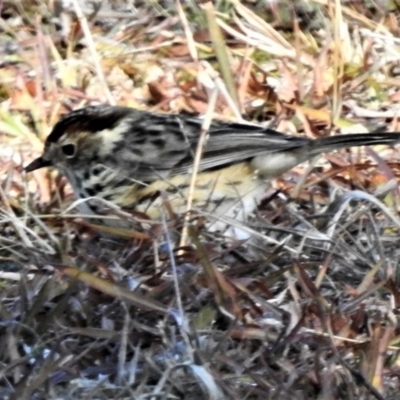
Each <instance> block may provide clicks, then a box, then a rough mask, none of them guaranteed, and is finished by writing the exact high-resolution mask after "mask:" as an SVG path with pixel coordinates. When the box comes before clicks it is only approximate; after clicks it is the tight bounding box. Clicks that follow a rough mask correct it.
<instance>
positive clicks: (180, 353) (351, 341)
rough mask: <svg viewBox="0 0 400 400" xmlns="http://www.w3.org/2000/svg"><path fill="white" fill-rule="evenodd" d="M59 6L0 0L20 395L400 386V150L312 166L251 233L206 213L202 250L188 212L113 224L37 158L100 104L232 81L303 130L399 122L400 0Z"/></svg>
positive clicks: (273, 116) (12, 356)
mask: <svg viewBox="0 0 400 400" xmlns="http://www.w3.org/2000/svg"><path fill="white" fill-rule="evenodd" d="M60 3H61V2H53V1H45V0H37V1H33V0H20V1H18V2H17V1H10V2H9V1H2V2H0V8H1V15H2V18H3V19H1V20H0V24H1V25H0V48H1V54H2V58H1V63H0V138H1V139H0V140H1V146H0V174H1V190H0V268H1V272H0V273H1V279H2V280H1V291H0V297H1V301H0V399H1V400H3V399H4V400H5V399H18V400H21V399H23V400H25V399H74V400H75V399H81V398H85V399H147V398H149V399H161V398H162V399H176V398H182V399H223V398H227V399H293V398H296V399H298V400H300V399H372V398H376V399H396V398H398V393H399V389H400V381H399V374H400V368H399V358H398V354H399V349H400V348H399V345H398V341H399V336H398V334H399V333H400V330H399V321H398V316H397V315H398V307H399V303H398V302H400V292H399V284H400V271H399V265H400V236H399V231H400V219H399V217H398V210H399V202H400V196H399V191H398V188H397V185H398V180H399V157H398V152H395V151H394V150H393V149H387V148H384V147H382V148H380V147H375V148H373V149H366V150H365V151H364V150H360V151H356V150H354V151H351V152H350V151H349V152H341V153H337V154H334V155H332V154H331V155H327V156H326V157H324V158H323V159H321V160H319V162H318V164H316V165H314V168H313V169H312V170H311V169H308V168H307V166H304V165H303V166H300V167H298V168H296V169H295V170H293V171H292V172H291V173H289V174H287V175H285V176H284V177H282V178H281V179H280V180H279V181H278V182H276V183H275V188H276V191H275V192H274V193H266V196H265V200H264V201H263V202H262V204H260V206H259V209H258V211H257V215H255V216H254V217H253V218H252V219H251V220H250V221H249V224H248V225H247V227H246V228H245V227H243V229H248V230H249V231H251V232H252V235H253V240H252V241H250V242H246V243H242V242H238V241H232V240H228V239H224V238H222V237H218V236H216V235H211V234H209V233H207V231H206V230H205V229H203V228H202V219H201V218H198V219H194V220H193V221H192V223H191V224H189V226H188V230H187V239H186V246H185V247H183V248H177V247H176V244H177V243H179V232H181V228H182V225H183V222H184V218H183V216H177V217H176V218H172V219H165V220H164V221H146V220H145V221H144V222H143V223H142V225H141V228H142V229H140V230H138V231H133V230H132V231H118V232H115V231H114V232H112V233H113V234H114V235H113V236H106V237H105V236H104V235H102V236H100V235H99V231H101V230H104V229H105V228H102V227H95V226H90V225H89V224H88V223H87V222H85V221H84V220H83V219H82V218H81V217H80V216H79V215H77V214H76V213H75V209H74V204H73V197H72V195H71V191H70V189H69V187H68V185H66V182H65V180H64V179H63V178H60V177H58V176H56V175H55V174H54V172H53V171H38V172H35V173H34V174H33V176H30V177H26V176H24V174H23V173H22V165H25V164H26V163H27V162H29V161H30V160H32V159H33V157H35V156H37V155H38V154H39V153H40V152H41V149H42V141H43V139H44V138H45V137H46V135H47V134H48V133H49V130H50V129H51V127H52V125H53V124H54V123H55V122H56V121H57V119H58V117H59V116H60V114H62V113H65V112H67V111H68V110H71V109H75V108H78V107H81V106H84V105H87V104H98V103H111V104H123V105H129V106H133V107H137V108H141V109H150V110H158V111H162V112H181V111H186V112H196V113H204V112H205V111H206V110H207V106H208V103H209V98H210V96H212V93H215V91H217V93H218V97H217V100H216V105H215V110H214V112H215V114H216V115H218V116H219V117H220V118H226V119H235V118H236V119H238V118H241V115H242V116H244V117H245V118H246V119H249V120H253V121H258V122H266V121H270V123H271V124H272V126H274V127H275V128H277V129H280V130H283V131H285V132H287V133H290V134H294V135H297V134H299V135H307V136H310V137H316V136H320V135H325V134H329V133H330V132H335V133H338V132H339V131H341V132H356V131H363V132H364V131H369V130H379V129H385V130H386V129H387V130H396V129H398V117H397V115H398V113H399V110H400V108H399V99H400V97H399V93H400V80H399V78H398V73H399V65H400V64H399V61H400V47H399V44H398V39H397V37H398V36H399V23H398V20H399V18H400V6H397V5H396V1H393V2H385V1H381V2H369V1H365V2H355V1H349V2H342V3H341V2H339V1H333V0H332V1H328V0H318V1H310V2H307V3H305V2H304V3H302V2H296V7H293V6H292V4H295V3H294V2H290V1H289V2H270V3H269V2H254V1H247V2H246V1H241V2H239V1H237V0H231V1H219V2H217V4H214V5H212V4H211V3H207V4H205V5H203V6H199V5H196V4H197V2H190V1H187V2H184V1H181V3H180V4H178V2H172V1H167V0H166V1H163V2H150V1H149V2H143V4H138V3H139V2H135V7H136V8H135V7H133V6H132V7H131V8H130V9H129V11H127V10H126V9H127V8H129V7H128V6H127V5H126V4H127V3H128V2H123V1H111V0H110V1H103V3H104V4H103V6H102V7H101V8H100V9H95V8H93V6H91V5H88V3H89V2H80V1H72V2H71V8H69V9H62V8H61V7H60ZM385 7H386V8H385ZM77 16H79V18H77ZM294 16H296V18H294ZM271 121H272V122H271ZM172 212H173V210H169V209H168V200H167V199H166V215H170V214H171V213H172ZM119 216H122V217H123V218H133V219H137V218H138V217H139V216H126V215H125V214H124V212H123V211H121V210H113V211H111V212H110V216H109V218H118V217H119ZM142 217H143V216H142ZM233 222H234V221H233ZM116 236H120V237H121V239H120V240H118V239H116ZM123 237H124V239H123Z"/></svg>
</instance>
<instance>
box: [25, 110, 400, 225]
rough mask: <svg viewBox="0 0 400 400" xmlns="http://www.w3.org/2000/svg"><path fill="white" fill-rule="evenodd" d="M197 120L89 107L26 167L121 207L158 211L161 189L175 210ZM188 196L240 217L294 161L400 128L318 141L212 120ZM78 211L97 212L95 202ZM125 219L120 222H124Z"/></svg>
mask: <svg viewBox="0 0 400 400" xmlns="http://www.w3.org/2000/svg"><path fill="white" fill-rule="evenodd" d="M201 126H202V119H201V118H196V117H191V116H187V115H174V114H156V113H151V112H146V111H139V110H135V109H132V108H127V107H117V106H90V107H86V108H83V109H80V110H76V111H73V112H71V113H69V114H67V115H66V116H64V117H63V118H62V119H61V120H60V121H59V122H58V123H57V124H56V125H55V126H54V128H53V130H52V132H51V133H50V135H49V136H48V137H47V139H46V143H45V147H44V153H43V155H42V156H41V157H39V158H37V159H36V160H34V161H33V162H32V163H30V164H29V165H28V166H27V167H26V168H25V171H26V172H31V171H34V170H37V169H39V168H43V167H49V166H51V167H55V168H57V169H58V170H59V171H60V172H61V173H62V174H63V175H65V176H66V177H67V179H68V181H69V182H70V184H71V185H72V188H73V190H74V193H75V196H76V197H77V198H88V197H93V196H97V197H99V198H102V199H105V200H108V201H111V202H112V203H114V204H116V205H118V206H120V207H122V208H123V209H134V210H137V211H141V212H144V213H147V214H148V215H149V216H150V217H152V218H158V217H160V213H161V209H162V199H161V197H160V196H159V194H160V193H161V191H163V192H165V193H166V194H167V195H168V199H169V202H170V204H171V205H172V208H173V209H174V211H175V212H177V213H181V212H184V211H185V210H186V201H187V196H188V190H189V185H190V180H191V170H192V167H193V155H194V152H195V149H196V146H197V143H198V139H199V135H200V131H201ZM208 133H209V136H208V140H207V141H206V144H205V146H204V149H203V155H202V160H201V162H200V165H199V173H198V175H197V181H196V186H195V191H194V196H193V209H194V210H203V211H206V212H207V213H211V214H213V215H214V216H215V218H216V220H215V221H214V222H213V223H212V224H211V225H210V227H211V228H212V229H213V230H223V231H225V229H226V228H227V225H226V223H221V221H219V222H218V218H221V217H224V216H226V217H230V218H234V219H236V220H239V221H243V220H244V219H245V218H246V215H247V214H248V213H250V212H251V211H253V209H254V208H255V207H256V205H257V202H258V201H259V199H260V197H261V196H262V195H263V193H265V190H266V182H268V180H270V179H272V178H275V177H277V176H280V175H281V174H283V173H284V172H286V171H288V170H289V169H291V168H292V167H294V166H296V165H297V164H300V163H302V162H304V161H307V160H310V159H312V158H313V157H315V156H317V155H319V154H321V153H325V152H330V151H333V150H337V149H341V148H347V147H352V146H365V145H376V144H388V145H391V144H394V143H397V142H400V133H370V134H368V133H367V134H350V135H339V136H330V137H323V138H319V139H316V140H312V139H308V138H302V137H293V136H287V135H284V134H282V133H280V132H277V131H274V130H272V129H268V128H265V127H261V126H257V125H252V124H243V123H230V122H221V121H214V122H213V123H212V124H211V127H210V129H209V132H208ZM80 211H81V212H83V213H85V214H89V215H99V214H101V213H102V208H101V205H99V202H95V201H93V200H89V201H86V202H82V204H81V206H80ZM121 223H122V222H121Z"/></svg>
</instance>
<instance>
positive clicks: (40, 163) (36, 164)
mask: <svg viewBox="0 0 400 400" xmlns="http://www.w3.org/2000/svg"><path fill="white" fill-rule="evenodd" d="M50 166H51V162H50V161H49V160H45V159H44V158H43V157H38V158H37V159H36V160H33V161H32V162H31V163H30V164H29V165H27V166H26V167H25V168H24V171H25V172H32V171H36V170H37V169H39V168H44V167H50Z"/></svg>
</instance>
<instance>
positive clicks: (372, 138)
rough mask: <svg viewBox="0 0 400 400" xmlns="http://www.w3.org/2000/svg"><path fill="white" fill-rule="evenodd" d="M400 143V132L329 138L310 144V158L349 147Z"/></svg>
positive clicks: (316, 140)
mask: <svg viewBox="0 0 400 400" xmlns="http://www.w3.org/2000/svg"><path fill="white" fill-rule="evenodd" d="M396 143H400V132H386V133H356V134H350V135H338V136H328V137H323V138H319V139H315V140H314V141H312V142H311V143H310V148H309V151H310V158H311V157H313V156H316V155H318V154H322V153H328V152H330V151H333V150H339V149H343V148H347V147H357V146H372V145H377V144H386V145H391V144H396Z"/></svg>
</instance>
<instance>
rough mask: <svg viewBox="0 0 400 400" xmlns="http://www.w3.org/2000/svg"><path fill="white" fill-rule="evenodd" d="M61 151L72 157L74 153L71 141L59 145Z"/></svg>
mask: <svg viewBox="0 0 400 400" xmlns="http://www.w3.org/2000/svg"><path fill="white" fill-rule="evenodd" d="M61 151H62V152H63V153H64V155H65V156H67V157H73V156H74V155H75V145H73V144H72V143H69V144H65V145H64V146H61Z"/></svg>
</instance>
